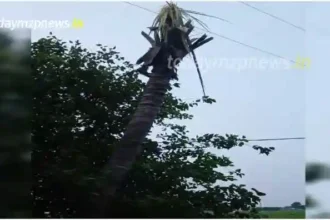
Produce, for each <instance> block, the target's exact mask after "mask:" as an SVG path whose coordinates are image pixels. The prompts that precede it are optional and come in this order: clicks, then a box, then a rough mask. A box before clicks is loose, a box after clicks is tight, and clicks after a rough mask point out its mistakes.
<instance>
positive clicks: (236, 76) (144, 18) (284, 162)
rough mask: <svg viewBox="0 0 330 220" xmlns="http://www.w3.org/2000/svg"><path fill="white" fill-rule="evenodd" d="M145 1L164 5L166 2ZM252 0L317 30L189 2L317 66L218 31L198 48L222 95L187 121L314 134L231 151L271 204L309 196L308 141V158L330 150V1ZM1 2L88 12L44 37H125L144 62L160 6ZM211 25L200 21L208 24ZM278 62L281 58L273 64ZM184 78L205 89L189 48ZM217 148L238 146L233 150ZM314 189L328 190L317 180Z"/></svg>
mask: <svg viewBox="0 0 330 220" xmlns="http://www.w3.org/2000/svg"><path fill="white" fill-rule="evenodd" d="M136 4H138V5H140V6H143V7H146V8H149V9H151V10H153V11H158V10H159V8H160V6H161V5H162V4H163V3H161V2H150V3H146V2H144V3H140V2H136ZM250 4H251V5H253V6H256V7H258V8H260V9H262V10H265V11H267V12H269V13H272V14H274V15H276V16H278V17H280V18H282V19H285V20H287V21H289V22H290V23H293V24H295V25H296V26H299V27H302V28H304V29H306V30H307V32H304V31H302V30H300V29H298V28H295V27H293V26H290V25H287V24H284V23H282V22H280V21H278V20H276V19H274V18H272V17H270V16H267V15H265V14H262V13H260V12H258V11H256V10H253V9H251V8H249V7H247V6H245V5H243V4H241V3H238V2H231V3H228V2H227V3H219V2H203V3H197V2H196V3H192V2H189V3H188V2H180V3H179V6H181V7H184V8H186V9H191V10H195V11H199V12H203V13H207V14H210V15H215V16H219V17H221V18H224V19H226V20H229V21H230V22H231V24H229V23H226V22H223V21H220V20H216V19H211V18H204V17H201V19H202V20H203V21H204V22H205V23H207V25H208V26H209V29H210V30H211V31H212V32H216V33H218V34H220V35H223V36H225V37H228V38H231V39H233V40H236V41H240V42H242V43H245V44H248V45H251V46H254V47H258V48H260V49H262V50H266V51H269V52H271V53H274V54H277V55H280V56H282V57H285V58H287V59H288V60H296V58H297V57H298V56H300V57H309V58H310V59H311V61H312V62H311V66H310V68H309V69H308V71H306V70H302V69H297V68H296V69H295V68H293V67H292V64H290V65H288V64H289V61H287V60H281V59H279V58H277V57H274V56H271V55H267V54H266V53H262V52H260V51H256V50H253V49H251V48H248V47H245V46H243V45H241V44H238V43H235V42H232V41H229V40H227V39H224V38H221V37H219V36H214V40H213V41H211V42H210V43H208V44H206V45H205V46H203V47H202V48H200V49H198V50H197V51H196V55H197V57H198V60H200V65H201V70H202V75H203V78H204V84H205V87H206V92H207V95H209V96H211V97H212V98H215V99H216V100H217V103H216V104H213V105H202V106H200V107H197V108H195V109H194V110H192V113H193V114H194V116H195V117H194V119H193V120H191V121H189V122H187V123H186V124H187V126H188V128H189V130H190V132H191V134H192V135H196V134H204V133H207V132H212V133H218V134H225V133H231V134H238V135H245V136H247V137H248V138H249V139H256V138H276V137H305V136H307V135H308V141H304V140H293V141H277V142H274V141H268V142H262V145H263V146H274V147H275V148H276V150H275V152H274V153H272V154H271V155H270V156H268V157H266V156H260V155H258V154H257V152H255V151H253V150H251V149H238V150H233V151H232V152H229V155H230V156H231V158H232V160H233V161H234V163H235V164H236V166H237V167H239V168H242V171H243V172H244V173H245V174H246V176H245V177H244V179H243V180H242V182H244V183H245V184H247V186H248V187H254V188H257V189H258V190H260V191H263V192H265V193H267V196H265V197H264V198H263V199H262V205H263V206H285V205H290V204H291V203H292V202H294V201H299V202H303V201H304V198H305V186H304V185H305V184H304V170H305V165H304V164H305V160H306V157H305V148H307V151H306V152H307V154H306V155H307V158H308V159H313V160H315V159H317V158H320V157H323V160H325V155H326V153H328V152H327V151H326V149H328V147H326V146H329V140H324V138H322V137H326V134H328V133H326V130H327V132H328V131H329V127H330V120H329V117H328V115H326V113H328V112H329V109H330V106H329V104H326V103H325V100H326V97H324V96H326V89H328V88H326V86H328V82H329V74H328V73H326V72H325V71H322V70H321V69H320V68H321V67H320V65H319V64H321V63H326V62H327V60H326V59H328V57H329V55H328V53H329V51H330V50H329V49H330V43H329V41H326V40H327V39H328V38H329V36H330V30H329V27H327V26H326V24H325V23H326V22H327V21H328V20H329V18H330V17H329V15H328V14H327V13H326V12H328V11H329V9H330V8H329V4H327V3H323V4H321V3H320V4H316V3H313V4H312V3H250ZM0 6H1V7H0V15H1V16H3V17H4V18H5V19H52V20H55V19H59V20H67V19H69V20H72V19H73V18H80V19H82V20H83V21H84V28H82V29H79V30H73V29H57V30H50V29H38V30H34V31H33V32H32V40H34V41H35V40H37V39H39V38H41V37H45V36H46V35H47V34H48V33H49V31H52V32H53V33H54V35H56V36H57V37H59V38H62V39H65V40H67V41H68V40H77V39H78V40H80V41H81V42H82V43H83V46H85V47H88V48H90V49H95V45H96V44H97V43H102V44H105V45H109V46H116V47H117V50H118V51H119V52H121V53H122V55H123V56H124V57H125V58H126V59H127V60H129V61H131V62H134V63H135V61H136V59H137V58H138V57H140V56H141V55H142V54H143V53H144V52H145V51H146V50H147V49H148V47H149V45H148V42H147V41H146V40H145V39H144V38H143V37H142V36H141V35H140V32H141V31H142V30H146V27H148V26H150V25H151V23H152V20H153V18H154V14H152V13H150V12H147V11H144V10H142V9H139V8H137V7H133V6H131V5H128V4H126V3H123V2H116V3H110V2H109V3H105V2H103V3H77V2H76V3H37V2H35V3H28V4H27V3H25V4H24V5H23V4H21V3H3V2H2V3H0ZM0 18H1V17H0ZM201 32H202V31H201V30H198V31H197V33H198V34H200V33H201ZM242 59H245V60H244V61H243V60H242ZM226 62H228V63H227V64H226ZM244 62H250V64H246V63H244ZM258 62H260V63H259V64H258ZM274 62H277V63H280V64H278V65H277V66H275V67H274V66H273V67H272V64H271V63H274ZM235 65H236V68H235ZM244 67H245V68H244ZM326 74H327V75H326ZM324 77H327V79H328V80H325V78H324ZM179 79H180V83H181V88H180V89H178V90H176V91H175V94H176V95H177V96H179V97H180V98H182V99H184V100H194V99H197V98H200V97H201V95H202V90H201V87H200V83H199V80H198V76H197V73H196V70H195V69H194V66H193V65H192V63H191V61H190V60H189V58H188V60H187V61H186V62H185V63H184V64H183V65H182V66H181V68H179ZM259 144H260V143H259ZM306 144H307V145H306ZM328 151H329V150H328ZM216 153H217V154H223V153H225V154H226V155H228V152H221V151H216ZM327 157H328V156H327ZM311 190H312V191H313V192H315V193H318V195H319V196H322V194H321V191H320V190H318V189H316V188H315V187H314V189H311Z"/></svg>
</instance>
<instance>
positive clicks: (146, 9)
mask: <svg viewBox="0 0 330 220" xmlns="http://www.w3.org/2000/svg"><path fill="white" fill-rule="evenodd" d="M124 3H127V4H129V5H132V6H134V7H137V8H140V9H143V10H145V11H148V12H151V13H154V14H157V12H155V11H152V10H150V9H148V8H145V7H142V6H139V5H136V4H133V3H131V2H124ZM196 29H199V30H202V31H206V32H208V33H210V34H213V35H215V36H218V37H221V38H223V39H225V40H228V41H231V42H234V43H237V44H240V45H242V46H244V47H248V48H250V49H253V50H256V51H259V52H262V53H265V54H268V55H271V56H274V57H277V58H280V59H284V60H287V61H290V62H291V63H295V64H299V65H302V66H305V65H304V64H301V63H298V62H296V61H294V60H291V59H288V58H285V57H283V56H280V55H277V54H275V53H272V52H268V51H266V50H263V49H260V48H258V47H254V46H251V45H248V44H245V43H243V42H240V41H237V40H234V39H232V38H229V37H226V36H224V35H221V34H218V33H216V32H212V31H209V30H205V29H202V28H198V27H196Z"/></svg>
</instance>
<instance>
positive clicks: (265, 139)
mask: <svg viewBox="0 0 330 220" xmlns="http://www.w3.org/2000/svg"><path fill="white" fill-rule="evenodd" d="M287 140H305V138H304V137H290V138H264V139H250V140H248V141H251V142H252V141H287Z"/></svg>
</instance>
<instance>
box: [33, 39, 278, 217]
mask: <svg viewBox="0 0 330 220" xmlns="http://www.w3.org/2000/svg"><path fill="white" fill-rule="evenodd" d="M32 64H33V65H32V67H33V78H34V82H35V86H34V88H35V90H34V91H33V94H34V99H33V110H34V115H33V122H32V125H33V129H32V134H33V136H32V137H33V141H34V143H35V145H36V146H35V148H34V150H33V157H32V165H33V172H34V173H33V175H34V187H33V196H34V217H53V218H65V217H66V218H68V217H81V218H82V217H90V216H91V215H92V214H91V212H93V210H91V207H93V206H94V205H95V204H94V200H93V196H92V197H91V195H93V193H95V192H94V190H95V188H97V184H99V183H100V182H102V179H101V180H100V179H99V176H100V175H102V174H103V172H101V171H100V170H102V168H103V167H104V166H105V164H106V163H107V162H108V160H109V158H110V157H111V155H112V153H113V148H114V146H116V145H117V143H118V141H120V139H121V138H122V136H123V133H124V131H125V128H126V126H127V124H128V123H129V121H130V120H131V117H132V115H133V113H134V111H135V109H136V108H137V105H138V102H139V100H140V99H141V97H142V95H143V88H144V87H145V84H144V83H143V82H142V81H141V80H139V79H138V76H137V74H136V73H134V72H132V71H131V70H132V67H133V66H132V65H131V64H130V63H129V62H127V61H125V60H124V58H123V57H121V56H120V54H119V53H118V52H117V51H116V50H115V48H114V47H113V48H109V47H106V46H102V45H98V50H97V51H96V52H89V51H88V50H87V49H85V48H82V46H81V45H80V43H79V42H78V41H76V42H71V41H70V42H69V44H68V43H66V42H64V41H62V40H60V39H57V38H56V37H55V36H52V35H51V36H48V37H47V38H42V39H39V40H38V41H37V42H34V43H33V44H32ZM173 86H177V84H175V85H173ZM214 101H215V100H213V99H211V98H206V99H203V100H196V101H194V102H191V103H187V102H184V101H183V100H181V99H178V98H176V97H174V96H173V95H172V94H171V93H170V92H167V93H166V95H165V101H164V102H163V104H162V107H161V108H160V112H159V114H157V118H156V120H155V125H157V126H158V127H159V128H160V130H161V132H159V133H158V135H157V138H156V139H151V138H150V137H149V136H148V137H147V138H146V139H145V140H144V142H143V152H142V153H141V155H140V157H139V158H138V160H137V162H136V163H134V165H133V167H132V170H131V171H130V172H129V175H128V176H127V177H126V178H125V181H124V182H123V184H121V186H120V187H119V188H118V193H116V196H115V198H114V199H113V200H112V203H111V204H110V206H109V207H108V208H109V212H107V213H105V216H106V217H108V218H110V217H126V218H129V217H132V218H133V217H135V218H137V217H141V218H147V217H152V218H172V217H176V218H180V217H181V218H184V217H186V218H188V217H191V218H221V217H227V218H229V217H257V212H256V210H255V207H256V206H257V204H258V203H259V201H260V196H263V195H265V194H264V193H262V192H259V191H258V190H256V189H254V188H252V189H251V190H249V189H247V188H246V186H244V185H239V184H237V183H236V182H235V181H236V180H237V179H239V178H242V177H243V176H244V174H243V173H242V170H241V169H238V168H236V167H234V164H233V162H232V161H231V160H230V158H228V157H225V156H221V155H220V156H219V155H216V154H214V153H211V152H210V151H209V150H210V149H218V150H220V151H219V152H221V151H225V150H230V149H232V148H234V147H248V146H247V145H246V142H247V140H246V139H245V137H244V136H243V137H239V136H237V135H225V136H220V135H218V134H204V135H201V136H196V137H190V136H189V135H188V132H189V131H188V130H187V128H186V127H185V126H183V125H180V124H174V123H172V119H176V120H190V119H192V118H193V116H192V115H191V114H189V113H188V111H189V110H190V109H191V108H193V107H196V106H197V105H198V104H200V103H202V102H204V103H209V104H211V103H213V102H214ZM252 150H256V151H258V152H260V153H261V154H266V155H268V154H269V153H270V152H271V151H272V150H273V148H263V147H261V146H254V147H253V149H252ZM219 168H226V170H228V171H227V172H221V171H220V170H219Z"/></svg>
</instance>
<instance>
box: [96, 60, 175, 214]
mask: <svg viewBox="0 0 330 220" xmlns="http://www.w3.org/2000/svg"><path fill="white" fill-rule="evenodd" d="M167 71H168V68H166V66H164V65H163V66H160V67H158V68H157V67H154V68H153V72H152V73H151V74H150V78H149V81H148V82H147V85H146V88H145V91H144V94H143V96H142V99H141V101H140V103H139V105H138V107H137V110H136V112H135V113H134V115H133V117H132V120H131V121H130V123H129V124H128V126H127V128H126V131H125V133H124V136H123V137H122V139H121V140H120V142H119V143H118V145H117V146H118V148H116V149H115V150H114V152H113V154H112V155H111V158H110V160H109V162H108V164H107V165H106V169H105V172H106V173H104V174H103V177H105V178H107V183H106V188H104V189H103V192H101V196H102V197H103V198H102V199H101V201H100V202H98V205H97V206H98V207H97V210H98V211H96V212H98V213H96V214H97V215H98V216H99V217H101V218H104V217H107V214H106V213H104V212H107V211H106V210H107V207H109V201H111V200H112V199H113V198H114V195H115V193H116V191H117V189H118V187H119V186H120V185H121V183H122V182H123V181H124V179H125V177H126V174H127V173H128V171H129V170H130V168H131V167H132V165H133V164H134V162H135V161H136V159H137V157H138V156H139V155H140V154H141V152H142V150H143V149H142V143H143V141H144V139H145V137H146V136H147V135H148V133H149V131H150V129H151V127H152V124H153V122H154V120H155V119H156V117H157V114H158V113H159V111H160V108H161V105H162V103H163V100H164V97H165V94H166V92H167V90H168V89H169V87H170V77H169V76H168V75H169V74H168V73H167ZM109 208H111V206H110V207H109ZM93 217H94V218H95V217H96V216H93Z"/></svg>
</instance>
